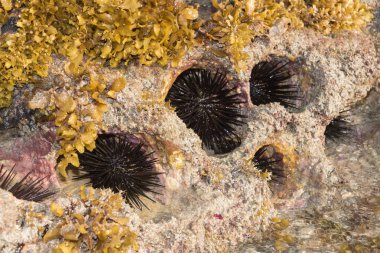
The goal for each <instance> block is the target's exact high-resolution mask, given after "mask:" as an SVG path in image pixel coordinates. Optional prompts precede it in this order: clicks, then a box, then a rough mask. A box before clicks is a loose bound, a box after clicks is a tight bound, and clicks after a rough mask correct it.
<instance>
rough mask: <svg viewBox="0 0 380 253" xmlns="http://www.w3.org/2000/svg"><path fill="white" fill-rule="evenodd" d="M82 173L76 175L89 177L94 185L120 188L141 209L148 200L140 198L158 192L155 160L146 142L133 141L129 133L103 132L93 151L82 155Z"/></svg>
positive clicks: (116, 190)
mask: <svg viewBox="0 0 380 253" xmlns="http://www.w3.org/2000/svg"><path fill="white" fill-rule="evenodd" d="M79 161H80V165H81V167H80V169H81V175H79V176H76V177H75V179H77V180H79V179H90V183H91V184H92V186H93V187H94V188H110V189H111V190H112V191H113V192H115V193H117V192H121V193H122V195H123V197H124V199H125V200H126V201H127V202H128V203H129V204H130V205H132V206H135V207H137V208H139V209H142V207H143V206H145V204H144V203H143V201H142V200H141V199H140V196H143V197H145V198H147V199H150V200H151V201H153V202H154V200H153V199H151V198H150V197H149V196H147V195H146V193H147V192H153V193H157V192H155V191H154V190H153V188H154V187H157V186H161V185H160V184H159V178H158V175H159V174H160V173H159V172H155V171H154V163H155V162H156V160H155V159H154V158H152V153H147V152H146V151H145V149H144V148H143V144H142V143H141V142H140V143H132V142H131V140H130V139H129V138H128V136H126V135H122V134H100V135H99V136H98V139H97V140H96V148H95V149H94V150H93V151H91V152H90V151H85V152H84V153H83V154H80V155H79Z"/></svg>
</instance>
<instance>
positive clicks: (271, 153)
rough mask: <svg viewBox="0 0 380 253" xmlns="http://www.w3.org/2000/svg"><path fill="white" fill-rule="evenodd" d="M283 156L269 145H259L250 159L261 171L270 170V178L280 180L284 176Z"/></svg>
mask: <svg viewBox="0 0 380 253" xmlns="http://www.w3.org/2000/svg"><path fill="white" fill-rule="evenodd" d="M283 158H284V156H283V155H282V154H281V153H279V152H277V151H276V149H275V148H274V147H273V146H271V145H265V146H263V147H261V148H260V149H259V150H258V151H257V152H256V153H255V155H254V157H253V159H252V163H253V165H254V166H255V167H256V168H257V169H258V170H259V171H261V172H265V171H267V172H270V173H271V180H273V181H275V182H278V183H279V182H281V180H282V179H283V178H285V171H284V161H283Z"/></svg>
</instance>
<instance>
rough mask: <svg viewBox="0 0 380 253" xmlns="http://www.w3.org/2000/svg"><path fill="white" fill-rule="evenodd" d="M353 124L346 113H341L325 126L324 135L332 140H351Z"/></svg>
mask: <svg viewBox="0 0 380 253" xmlns="http://www.w3.org/2000/svg"><path fill="white" fill-rule="evenodd" d="M354 128H355V125H354V124H353V122H352V120H351V119H350V117H349V116H348V115H345V114H342V115H339V116H338V117H336V118H334V119H333V120H332V121H331V122H330V124H328V125H327V126H326V130H325V137H326V139H328V140H331V141H333V142H337V141H347V140H350V141H352V138H351V137H352V136H353V134H354V130H355V129H354Z"/></svg>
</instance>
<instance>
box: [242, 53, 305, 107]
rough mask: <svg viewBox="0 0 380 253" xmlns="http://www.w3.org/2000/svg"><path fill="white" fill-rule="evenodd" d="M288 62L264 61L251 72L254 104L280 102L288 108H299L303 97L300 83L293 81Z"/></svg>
mask: <svg viewBox="0 0 380 253" xmlns="http://www.w3.org/2000/svg"><path fill="white" fill-rule="evenodd" d="M291 77H292V75H291V74H290V71H289V70H288V63H287V62H283V61H280V60H273V61H262V62H260V63H258V64H256V65H255V67H254V68H253V69H252V72H251V78H250V80H249V82H250V96H251V101H252V103H253V104H254V105H261V104H268V103H273V102H279V103H280V104H281V105H283V106H284V107H286V108H293V109H299V108H300V107H301V104H302V100H303V97H302V96H301V90H300V87H299V85H297V84H294V83H292V82H291Z"/></svg>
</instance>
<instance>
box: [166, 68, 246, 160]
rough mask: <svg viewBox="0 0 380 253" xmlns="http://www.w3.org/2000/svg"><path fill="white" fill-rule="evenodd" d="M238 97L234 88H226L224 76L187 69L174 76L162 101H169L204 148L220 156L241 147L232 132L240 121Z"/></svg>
mask: <svg viewBox="0 0 380 253" xmlns="http://www.w3.org/2000/svg"><path fill="white" fill-rule="evenodd" d="M239 96H240V94H239V93H237V90H236V87H235V88H231V87H229V83H228V80H227V77H226V74H223V73H219V72H217V73H212V72H211V71H208V70H205V69H188V70H186V71H184V72H183V73H181V74H180V75H179V76H178V78H177V79H176V81H175V82H174V84H173V86H172V87H171V88H170V90H169V92H168V95H167V96H166V98H165V101H170V104H171V105H172V106H174V107H175V112H176V113H177V115H178V117H179V118H181V119H182V120H183V122H184V123H185V124H186V126H187V127H188V128H191V129H193V130H194V131H195V132H196V133H197V134H198V135H199V137H200V138H201V140H202V142H203V144H204V146H205V147H206V148H207V149H211V150H212V151H214V153H215V154H224V153H228V152H231V151H232V150H233V149H235V148H236V147H238V146H239V145H240V144H241V138H240V136H239V135H238V133H237V130H236V128H237V127H238V126H241V125H243V120H242V119H243V118H244V116H243V115H242V112H241V109H240V105H241V104H242V100H241V99H240V98H239Z"/></svg>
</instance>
